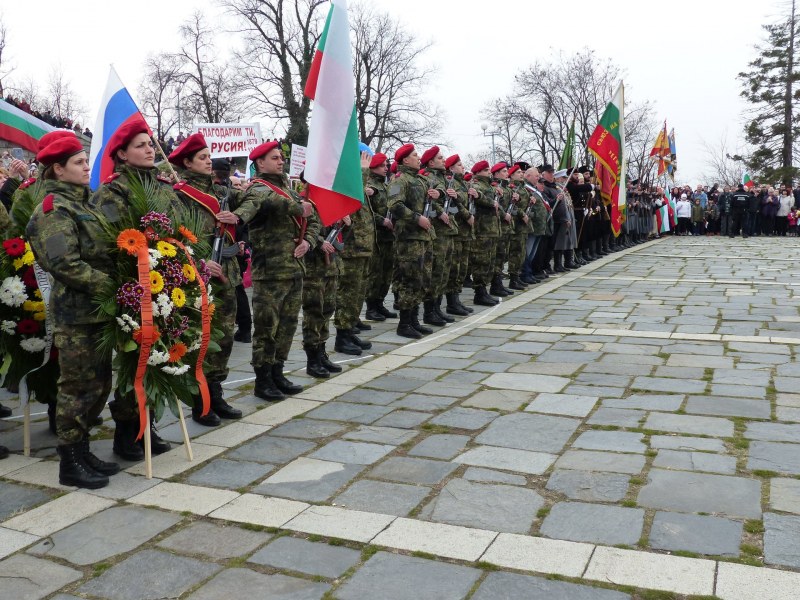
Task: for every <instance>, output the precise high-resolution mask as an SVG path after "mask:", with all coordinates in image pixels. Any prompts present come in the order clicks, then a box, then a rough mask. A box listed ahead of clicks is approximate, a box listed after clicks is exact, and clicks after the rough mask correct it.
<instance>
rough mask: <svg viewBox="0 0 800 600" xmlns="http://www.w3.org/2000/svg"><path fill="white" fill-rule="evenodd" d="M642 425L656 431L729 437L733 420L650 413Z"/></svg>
mask: <svg viewBox="0 0 800 600" xmlns="http://www.w3.org/2000/svg"><path fill="white" fill-rule="evenodd" d="M644 427H645V429H655V430H656V431H671V432H674V433H689V434H695V435H697V434H701V435H713V436H717V437H731V436H732V435H733V422H731V421H729V420H727V419H721V418H718V417H696V416H694V415H671V414H668V413H650V416H649V417H647V420H646V421H645V422H644Z"/></svg>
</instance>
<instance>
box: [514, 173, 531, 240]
mask: <svg viewBox="0 0 800 600" xmlns="http://www.w3.org/2000/svg"><path fill="white" fill-rule="evenodd" d="M512 185H513V186H514V188H513V190H512V192H516V193H517V194H519V200H517V202H516V204H515V206H516V208H517V210H516V213H517V214H515V215H514V231H515V233H518V234H523V233H525V234H527V233H530V232H531V219H530V215H528V222H527V223H525V220H524V217H525V215H526V214H527V212H528V206H529V204H530V201H531V193H530V192H529V191H528V189H527V188H526V187H525V182H524V181H514V182H512Z"/></svg>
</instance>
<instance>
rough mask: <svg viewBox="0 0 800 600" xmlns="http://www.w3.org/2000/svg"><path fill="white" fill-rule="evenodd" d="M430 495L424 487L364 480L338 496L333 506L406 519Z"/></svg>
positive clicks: (428, 489) (428, 490)
mask: <svg viewBox="0 0 800 600" xmlns="http://www.w3.org/2000/svg"><path fill="white" fill-rule="evenodd" d="M429 493H430V488H427V487H423V486H417V485H406V484H402V483H388V482H385V481H371V480H369V479H362V480H361V481H356V482H355V483H354V484H353V485H351V486H350V487H349V488H347V490H345V491H344V492H343V493H341V494H339V495H338V496H336V498H334V500H333V505H334V506H341V507H343V508H350V509H353V510H363V511H367V512H375V513H382V514H386V515H397V516H398V517H404V516H406V515H408V513H409V512H410V511H411V510H412V509H413V508H415V507H416V506H417V505H419V503H420V502H422V501H423V500H424V499H425V497H426V496H427V495H428V494H429Z"/></svg>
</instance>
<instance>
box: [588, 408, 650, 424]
mask: <svg viewBox="0 0 800 600" xmlns="http://www.w3.org/2000/svg"><path fill="white" fill-rule="evenodd" d="M645 414H647V413H645V411H643V410H629V409H626V408H607V407H605V406H603V407H600V408H598V409H597V410H596V411H595V413H594V414H593V415H592V416H591V417H590V418H589V420H588V421H586V422H587V423H588V424H589V425H614V426H616V427H638V426H639V422H640V421H641V420H642V419H644V417H645Z"/></svg>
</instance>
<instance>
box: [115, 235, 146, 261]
mask: <svg viewBox="0 0 800 600" xmlns="http://www.w3.org/2000/svg"><path fill="white" fill-rule="evenodd" d="M146 247H147V238H146V237H144V234H143V233H142V232H141V231H137V230H136V229H123V230H122V231H120V233H119V235H118V236H117V248H119V249H120V250H125V252H127V253H128V254H130V255H131V256H135V255H136V254H138V252H139V250H141V249H142V248H146Z"/></svg>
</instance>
